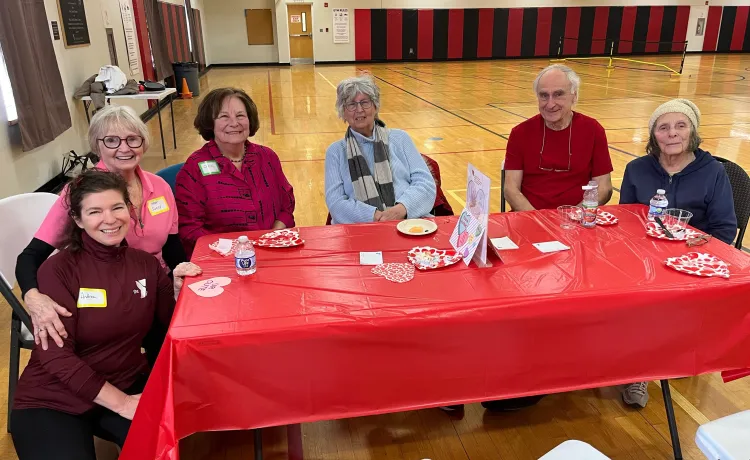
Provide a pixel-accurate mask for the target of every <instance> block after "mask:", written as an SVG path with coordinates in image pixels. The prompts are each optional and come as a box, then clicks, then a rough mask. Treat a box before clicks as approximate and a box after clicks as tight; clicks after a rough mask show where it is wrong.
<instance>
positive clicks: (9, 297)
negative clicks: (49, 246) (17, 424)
mask: <svg viewBox="0 0 750 460" xmlns="http://www.w3.org/2000/svg"><path fill="white" fill-rule="evenodd" d="M57 199H58V196H57V195H54V194H52V193H24V194H21V195H15V196H11V197H8V198H3V199H2V200H0V216H2V219H3V223H2V225H0V291H1V292H2V294H3V297H4V298H5V300H6V301H7V302H8V303H9V304H10V307H11V308H12V309H13V314H12V316H11V328H10V362H9V363H8V431H9V432H10V409H11V407H12V405H13V394H14V393H15V390H16V384H17V383H18V371H19V360H20V356H21V348H27V349H32V348H34V337H33V335H32V334H31V332H30V329H31V317H30V316H29V314H28V313H27V312H26V310H25V309H24V308H23V305H22V304H21V302H20V301H19V299H18V298H17V297H16V295H15V294H14V293H13V286H14V285H15V284H16V259H17V258H18V255H19V254H20V253H21V252H22V251H23V249H24V248H25V247H26V246H27V245H28V244H29V242H31V239H32V238H33V237H34V234H35V233H36V231H37V229H39V226H40V225H41V224H42V221H44V218H45V217H46V216H47V213H48V212H49V210H50V208H52V205H53V204H55V202H56V201H57Z"/></svg>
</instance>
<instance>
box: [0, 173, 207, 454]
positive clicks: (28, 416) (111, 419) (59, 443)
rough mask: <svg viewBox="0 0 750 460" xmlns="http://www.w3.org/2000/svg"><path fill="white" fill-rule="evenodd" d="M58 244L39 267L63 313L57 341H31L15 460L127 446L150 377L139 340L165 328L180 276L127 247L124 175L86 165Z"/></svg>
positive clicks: (17, 404)
mask: <svg viewBox="0 0 750 460" xmlns="http://www.w3.org/2000/svg"><path fill="white" fill-rule="evenodd" d="M66 205H67V209H68V213H69V216H70V219H69V222H68V229H67V231H66V237H67V244H66V245H65V249H63V250H62V251H60V252H59V253H58V254H56V255H53V256H52V257H50V258H49V259H47V261H46V262H44V264H43V265H42V266H41V268H40V269H39V277H38V279H39V291H40V292H42V293H44V294H46V295H48V296H49V297H50V298H52V299H53V300H54V301H55V302H57V303H58V304H59V305H61V306H62V307H63V308H65V309H67V310H68V311H69V312H70V313H71V316H69V317H65V316H61V317H60V319H61V321H62V322H63V324H64V325H65V329H66V330H67V331H68V336H67V338H65V340H64V346H63V347H62V348H59V347H49V348H48V349H47V350H43V349H42V348H41V347H40V346H37V347H36V348H35V349H34V351H33V352H32V353H31V359H30V360H29V364H28V366H27V367H26V369H25V370H24V372H23V375H21V378H20V380H19V382H18V387H17V389H16V393H15V398H14V403H13V411H12V412H11V428H12V436H13V442H14V444H15V448H16V452H17V453H18V457H19V459H20V460H37V459H39V460H41V459H52V458H54V459H56V460H95V459H96V456H95V454H94V443H93V437H94V436H95V435H96V436H99V437H101V438H104V439H107V440H110V441H113V442H115V443H117V444H119V445H120V446H122V445H123V444H124V442H125V437H126V436H127V433H128V429H129V428H130V420H132V418H133V415H134V413H135V410H136V407H137V406H138V400H139V398H140V393H141V391H142V390H143V387H144V385H145V383H146V379H147V377H148V373H149V367H148V363H147V362H146V358H145V356H144V355H143V354H142V353H141V343H142V342H143V338H144V337H145V335H146V333H147V332H148V331H149V329H150V328H151V326H152V324H153V323H154V321H158V322H160V323H162V324H163V325H168V324H169V321H170V319H171V317H172V311H173V310H174V305H175V296H176V293H177V292H178V291H179V289H180V288H181V286H182V282H183V279H184V276H191V275H197V274H199V273H200V269H199V268H198V267H197V266H195V265H193V264H180V265H178V266H177V267H175V270H174V278H175V281H174V283H173V282H172V281H170V279H169V277H168V276H167V274H166V273H165V271H164V270H163V269H162V268H161V265H160V263H159V261H158V260H157V259H156V257H154V256H153V255H151V254H149V253H147V252H144V251H141V250H138V249H133V248H130V247H128V246H127V243H126V242H125V241H124V240H125V236H126V235H127V234H128V228H129V226H130V225H131V216H130V213H129V210H128V208H129V206H130V200H129V197H128V189H127V184H126V182H125V180H124V179H123V178H122V177H121V176H119V175H118V174H114V173H110V172H104V171H99V170H91V171H87V172H85V173H83V174H81V175H80V176H79V177H78V178H76V179H75V180H74V181H73V183H72V184H71V185H70V190H69V193H68V198H67V203H66Z"/></svg>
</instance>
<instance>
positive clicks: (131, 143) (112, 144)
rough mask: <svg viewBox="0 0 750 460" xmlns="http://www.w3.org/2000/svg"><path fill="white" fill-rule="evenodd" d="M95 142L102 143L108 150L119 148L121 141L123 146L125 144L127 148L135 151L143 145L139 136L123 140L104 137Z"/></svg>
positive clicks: (115, 137)
mask: <svg viewBox="0 0 750 460" xmlns="http://www.w3.org/2000/svg"><path fill="white" fill-rule="evenodd" d="M97 140H98V141H102V142H103V143H104V146H105V147H107V148H108V149H116V148H119V147H120V144H122V141H125V144H127V146H128V147H130V148H131V149H137V148H138V147H140V146H142V145H143V138H142V137H141V136H128V137H126V138H125V139H123V138H121V137H119V136H105V137H104V138H102V139H97Z"/></svg>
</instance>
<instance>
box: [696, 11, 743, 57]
mask: <svg viewBox="0 0 750 460" xmlns="http://www.w3.org/2000/svg"><path fill="white" fill-rule="evenodd" d="M748 13H750V6H724V7H721V6H711V7H709V8H708V18H707V19H706V30H705V33H704V36H703V51H709V52H711V51H717V52H720V53H727V52H750V27H748V24H747V22H748Z"/></svg>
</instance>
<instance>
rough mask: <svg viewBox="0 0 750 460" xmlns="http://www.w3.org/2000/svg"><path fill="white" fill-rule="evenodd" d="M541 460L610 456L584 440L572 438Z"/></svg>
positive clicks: (595, 459)
mask: <svg viewBox="0 0 750 460" xmlns="http://www.w3.org/2000/svg"><path fill="white" fill-rule="evenodd" d="M539 460H610V459H609V457H607V456H606V455H604V454H603V453H601V452H599V451H598V450H596V449H594V448H593V447H591V444H586V443H585V442H583V441H576V440H574V439H571V440H570V441H565V442H564V443H562V444H560V445H559V446H557V447H555V448H554V449H552V450H551V451H549V452H547V453H546V454H544V455H543V456H542V457H541V458H539Z"/></svg>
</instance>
